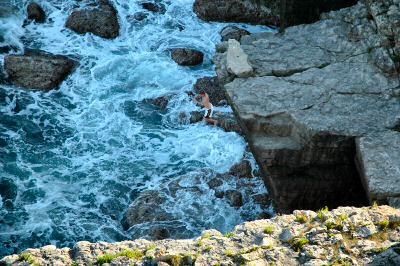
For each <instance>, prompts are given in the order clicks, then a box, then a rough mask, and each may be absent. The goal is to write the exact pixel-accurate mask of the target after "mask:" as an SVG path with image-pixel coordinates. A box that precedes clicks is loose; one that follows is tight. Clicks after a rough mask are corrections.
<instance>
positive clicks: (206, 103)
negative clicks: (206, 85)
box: [193, 90, 221, 126]
mask: <svg viewBox="0 0 400 266" xmlns="http://www.w3.org/2000/svg"><path fill="white" fill-rule="evenodd" d="M200 97H201V102H199V101H198V100H197V98H200ZM193 101H195V102H196V103H197V104H199V105H201V106H204V107H205V108H207V110H206V111H205V113H204V117H203V119H204V120H205V121H207V122H210V123H213V124H214V126H216V125H217V123H218V121H217V120H215V119H212V118H211V117H212V115H213V113H214V109H213V105H212V104H211V103H210V98H209V97H208V94H207V93H206V92H205V91H204V90H200V91H199V94H197V95H196V96H194V98H193ZM215 112H217V113H218V114H219V115H221V112H220V111H218V110H215Z"/></svg>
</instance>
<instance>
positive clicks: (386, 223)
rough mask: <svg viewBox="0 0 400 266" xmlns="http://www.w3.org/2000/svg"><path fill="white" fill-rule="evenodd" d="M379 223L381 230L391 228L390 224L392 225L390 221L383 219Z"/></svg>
mask: <svg viewBox="0 0 400 266" xmlns="http://www.w3.org/2000/svg"><path fill="white" fill-rule="evenodd" d="M378 224H379V227H380V228H381V230H384V231H386V230H388V229H389V225H390V223H389V221H381V222H379V223H378Z"/></svg>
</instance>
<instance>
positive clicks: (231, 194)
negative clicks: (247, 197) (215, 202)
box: [224, 190, 243, 207]
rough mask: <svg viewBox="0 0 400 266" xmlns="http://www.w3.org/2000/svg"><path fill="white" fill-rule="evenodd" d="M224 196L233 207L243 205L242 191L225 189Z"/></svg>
mask: <svg viewBox="0 0 400 266" xmlns="http://www.w3.org/2000/svg"><path fill="white" fill-rule="evenodd" d="M224 194H225V198H226V199H227V200H229V202H230V204H231V205H232V206H235V207H240V206H242V205H243V199H242V193H240V192H239V191H236V190H227V191H225V193H224Z"/></svg>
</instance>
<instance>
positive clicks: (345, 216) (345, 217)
mask: <svg viewBox="0 0 400 266" xmlns="http://www.w3.org/2000/svg"><path fill="white" fill-rule="evenodd" d="M339 218H340V220H342V221H344V220H346V219H347V218H349V216H348V215H344V214H340V215H339Z"/></svg>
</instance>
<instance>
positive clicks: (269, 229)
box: [264, 225, 275, 234]
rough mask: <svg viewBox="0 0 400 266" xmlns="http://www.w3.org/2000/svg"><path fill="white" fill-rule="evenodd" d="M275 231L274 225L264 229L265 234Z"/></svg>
mask: <svg viewBox="0 0 400 266" xmlns="http://www.w3.org/2000/svg"><path fill="white" fill-rule="evenodd" d="M274 230H275V227H273V226H272V225H269V226H266V227H264V233H265V234H270V233H272V232H273V231H274Z"/></svg>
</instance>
